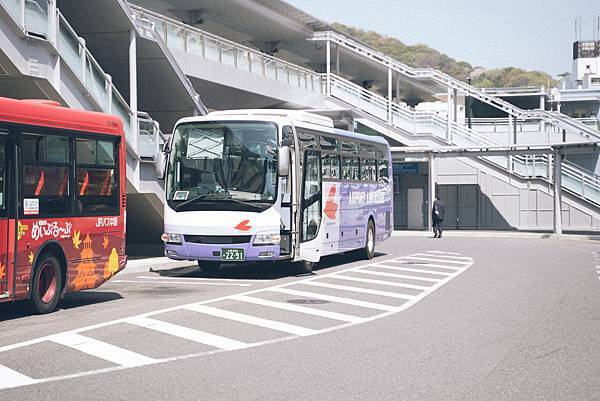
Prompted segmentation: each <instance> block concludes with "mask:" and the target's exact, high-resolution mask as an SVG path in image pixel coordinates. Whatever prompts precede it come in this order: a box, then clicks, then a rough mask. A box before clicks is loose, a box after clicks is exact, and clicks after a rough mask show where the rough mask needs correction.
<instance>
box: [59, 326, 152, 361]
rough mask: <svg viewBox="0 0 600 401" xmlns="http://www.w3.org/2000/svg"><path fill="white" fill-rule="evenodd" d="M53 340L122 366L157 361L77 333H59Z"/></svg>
mask: <svg viewBox="0 0 600 401" xmlns="http://www.w3.org/2000/svg"><path fill="white" fill-rule="evenodd" d="M51 341H52V342H55V343H57V344H61V345H64V346H67V347H70V348H73V349H76V350H77V351H80V352H84V353H86V354H88V355H92V356H94V357H96V358H100V359H104V360H105V361H109V362H112V363H114V364H115V365H120V366H125V367H134V366H143V365H149V364H152V363H155V362H156V360H154V359H152V358H149V357H147V356H144V355H141V354H138V353H136V352H132V351H128V350H126V349H124V348H121V347H117V346H116V345H112V344H109V343H105V342H104V341H99V340H96V339H93V338H90V337H85V336H82V335H80V334H76V333H64V334H58V335H56V336H53V337H51Z"/></svg>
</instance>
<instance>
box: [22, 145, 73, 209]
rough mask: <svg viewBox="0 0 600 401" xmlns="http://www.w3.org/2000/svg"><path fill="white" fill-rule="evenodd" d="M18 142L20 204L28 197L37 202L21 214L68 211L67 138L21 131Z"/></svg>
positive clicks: (68, 152)
mask: <svg viewBox="0 0 600 401" xmlns="http://www.w3.org/2000/svg"><path fill="white" fill-rule="evenodd" d="M21 141H22V142H21V157H22V160H23V173H22V177H23V181H22V191H21V197H22V200H21V204H24V201H23V199H27V200H28V201H29V203H30V204H31V202H32V201H34V202H35V203H34V204H36V205H37V208H33V209H28V210H23V215H31V216H36V217H44V216H55V215H62V214H69V213H71V199H70V194H71V189H70V187H69V181H70V180H69V176H70V171H71V160H70V156H69V154H70V141H69V138H68V137H62V136H55V135H38V134H29V133H24V134H23V136H22V140H21Z"/></svg>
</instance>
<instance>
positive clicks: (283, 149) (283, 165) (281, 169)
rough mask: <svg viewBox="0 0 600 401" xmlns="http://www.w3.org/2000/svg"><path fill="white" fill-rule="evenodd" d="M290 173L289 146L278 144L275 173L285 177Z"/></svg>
mask: <svg viewBox="0 0 600 401" xmlns="http://www.w3.org/2000/svg"><path fill="white" fill-rule="evenodd" d="M289 173H290V148H289V147H287V146H280V147H279V148H278V149H277V175H279V176H280V177H287V176H288V174H289Z"/></svg>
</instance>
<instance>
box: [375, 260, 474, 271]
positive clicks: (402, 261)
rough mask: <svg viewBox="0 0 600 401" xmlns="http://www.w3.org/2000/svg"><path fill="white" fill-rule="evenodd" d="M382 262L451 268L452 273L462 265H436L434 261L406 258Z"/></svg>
mask: <svg viewBox="0 0 600 401" xmlns="http://www.w3.org/2000/svg"><path fill="white" fill-rule="evenodd" d="M384 263H398V264H404V265H413V266H423V267H435V268H438V269H446V270H452V271H453V272H452V273H454V272H456V271H457V270H460V269H462V267H456V266H448V265H438V264H435V263H424V262H411V261H408V260H389V261H385V262H384ZM440 273H441V272H440ZM452 273H451V274H452ZM442 274H443V273H442Z"/></svg>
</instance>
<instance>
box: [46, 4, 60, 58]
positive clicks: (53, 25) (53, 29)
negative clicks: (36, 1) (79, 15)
mask: <svg viewBox="0 0 600 401" xmlns="http://www.w3.org/2000/svg"><path fill="white" fill-rule="evenodd" d="M58 20H59V18H58V12H57V8H56V0H48V36H49V37H48V40H49V41H50V43H52V44H53V45H54V47H58V46H57V43H58Z"/></svg>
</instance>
